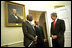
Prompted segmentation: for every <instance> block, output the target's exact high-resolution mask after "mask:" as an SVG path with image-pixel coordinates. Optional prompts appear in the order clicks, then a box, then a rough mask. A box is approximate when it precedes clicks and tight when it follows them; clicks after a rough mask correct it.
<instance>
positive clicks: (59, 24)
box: [51, 19, 65, 45]
mask: <svg viewBox="0 0 72 48" xmlns="http://www.w3.org/2000/svg"><path fill="white" fill-rule="evenodd" d="M53 23H54V22H52V23H51V35H57V36H58V38H57V40H58V44H59V45H63V43H64V32H65V22H64V20H61V19H57V21H56V23H55V29H54V28H53Z"/></svg>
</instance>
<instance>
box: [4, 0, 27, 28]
mask: <svg viewBox="0 0 72 48" xmlns="http://www.w3.org/2000/svg"><path fill="white" fill-rule="evenodd" d="M25 20H26V17H25V5H23V4H19V3H15V2H11V1H6V2H5V22H6V26H9V27H19V26H22V22H23V21H25Z"/></svg>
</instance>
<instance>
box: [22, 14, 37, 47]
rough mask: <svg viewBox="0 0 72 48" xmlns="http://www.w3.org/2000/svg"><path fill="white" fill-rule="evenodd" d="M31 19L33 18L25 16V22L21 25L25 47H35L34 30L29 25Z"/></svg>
mask: <svg viewBox="0 0 72 48" xmlns="http://www.w3.org/2000/svg"><path fill="white" fill-rule="evenodd" d="M32 19H33V18H32V16H31V15H27V21H25V22H23V23H22V29H23V34H24V46H25V47H35V42H36V41H37V37H36V33H35V30H34V29H33V26H32V25H31V21H32ZM31 43H32V44H31ZM30 44H31V45H30Z"/></svg>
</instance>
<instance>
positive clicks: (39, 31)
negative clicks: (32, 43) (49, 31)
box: [34, 20, 47, 47]
mask: <svg viewBox="0 0 72 48" xmlns="http://www.w3.org/2000/svg"><path fill="white" fill-rule="evenodd" d="M34 27H35V30H36V35H37V36H38V38H37V44H36V47H45V46H44V42H47V40H46V39H45V38H44V33H43V28H42V26H40V25H39V21H38V20H36V21H35V26H34Z"/></svg>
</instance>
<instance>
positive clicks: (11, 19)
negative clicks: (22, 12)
mask: <svg viewBox="0 0 72 48" xmlns="http://www.w3.org/2000/svg"><path fill="white" fill-rule="evenodd" d="M8 23H22V19H21V18H20V17H19V16H17V15H16V9H12V14H11V15H9V16H8Z"/></svg>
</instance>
